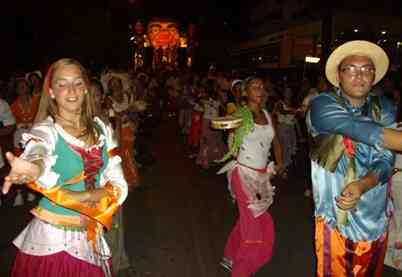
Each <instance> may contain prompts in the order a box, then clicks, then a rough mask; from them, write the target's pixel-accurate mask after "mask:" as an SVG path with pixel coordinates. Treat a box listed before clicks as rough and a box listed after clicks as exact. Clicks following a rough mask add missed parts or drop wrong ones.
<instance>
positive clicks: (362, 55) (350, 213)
mask: <svg viewBox="0 0 402 277" xmlns="http://www.w3.org/2000/svg"><path fill="white" fill-rule="evenodd" d="M388 65H389V60H388V57H387V54H386V53H385V52H384V50H383V49H381V48H380V47H379V46H377V45H376V44H373V43H371V42H368V41H350V42H347V43H345V44H343V45H341V46H339V47H338V48H337V49H335V50H334V51H333V52H332V54H331V55H330V56H329V58H328V61H327V63H326V68H325V73H326V77H327V79H328V80H329V82H330V83H332V85H334V89H333V90H331V91H329V92H324V93H322V94H320V95H319V96H317V97H315V98H314V99H313V101H312V103H311V109H310V111H309V113H308V116H307V125H308V127H309V131H310V134H311V137H312V147H311V153H310V158H311V160H312V183H313V193H314V202H315V226H316V230H315V242H316V246H315V248H316V255H317V276H337V277H343V276H345V277H346V276H381V274H382V265H383V260H384V253H385V249H386V242H387V225H388V218H389V215H390V208H391V205H390V202H389V200H388V197H387V195H388V194H387V181H388V178H389V177H390V176H391V172H392V169H393V164H394V154H393V153H392V152H391V151H390V150H387V149H385V148H389V149H398V148H399V147H400V144H401V143H400V142H399V140H402V139H401V136H400V133H399V134H398V133H397V132H396V131H393V130H391V129H386V127H387V126H390V125H392V124H393V123H394V122H395V109H394V105H393V104H392V103H391V102H390V101H389V100H388V99H386V98H384V97H382V96H375V95H372V94H371V90H372V87H373V85H375V84H376V83H378V82H379V81H380V80H381V79H382V78H383V77H384V75H385V74H386V72H387V69H388Z"/></svg>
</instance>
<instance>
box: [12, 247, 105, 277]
mask: <svg viewBox="0 0 402 277" xmlns="http://www.w3.org/2000/svg"><path fill="white" fill-rule="evenodd" d="M11 276H12V277H104V276H105V275H104V273H103V271H102V268H101V267H99V266H96V265H93V264H90V263H87V262H85V261H83V260H80V259H77V258H75V257H73V256H71V255H69V254H68V253H67V252H64V251H63V252H59V253H56V254H52V255H47V256H34V255H29V254H25V253H23V252H21V251H18V252H17V256H16V258H15V261H14V265H13V268H12V271H11Z"/></svg>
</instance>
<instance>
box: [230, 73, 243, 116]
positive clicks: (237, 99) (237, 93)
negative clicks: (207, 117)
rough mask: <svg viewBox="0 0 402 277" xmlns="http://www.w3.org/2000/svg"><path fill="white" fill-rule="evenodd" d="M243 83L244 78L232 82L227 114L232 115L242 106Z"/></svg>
mask: <svg viewBox="0 0 402 277" xmlns="http://www.w3.org/2000/svg"><path fill="white" fill-rule="evenodd" d="M241 84H242V80H240V79H236V80H234V81H233V82H232V85H231V91H230V92H229V95H230V96H229V101H228V104H227V105H226V114H227V115H231V114H233V113H235V112H236V111H237V110H238V109H239V108H240V107H241V96H242V95H241Z"/></svg>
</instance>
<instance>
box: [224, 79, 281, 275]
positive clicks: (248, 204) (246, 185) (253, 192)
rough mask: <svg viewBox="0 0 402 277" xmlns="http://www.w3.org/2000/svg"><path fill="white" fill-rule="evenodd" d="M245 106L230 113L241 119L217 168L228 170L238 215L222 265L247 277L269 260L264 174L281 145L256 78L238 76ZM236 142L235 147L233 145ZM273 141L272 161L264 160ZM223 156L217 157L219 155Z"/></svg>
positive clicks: (268, 194)
mask: <svg viewBox="0 0 402 277" xmlns="http://www.w3.org/2000/svg"><path fill="white" fill-rule="evenodd" d="M244 82H245V83H244V90H245V92H246V93H247V100H248V103H247V106H246V107H242V108H240V109H239V110H238V111H237V112H236V113H235V114H234V115H235V116H237V117H240V118H242V126H241V127H239V128H238V129H236V130H235V132H234V135H235V139H234V141H237V143H236V144H232V146H231V149H230V151H229V154H230V155H232V156H234V157H235V160H233V161H231V162H229V163H228V164H227V165H225V166H224V167H223V168H222V169H221V170H220V171H219V172H218V174H220V173H223V172H228V180H229V189H230V190H231V193H232V195H234V198H235V199H236V202H237V205H238V208H239V215H240V216H239V219H238V221H237V223H236V225H235V227H234V229H233V230H232V232H231V234H230V236H229V239H228V241H227V244H226V247H225V252H224V258H223V261H222V263H221V265H222V266H224V267H225V268H227V269H229V270H231V271H232V277H249V276H251V275H253V274H254V273H255V272H256V271H257V270H258V269H259V268H261V267H262V266H263V265H264V264H266V263H267V262H269V261H270V259H271V257H272V249H273V245H274V240H275V235H274V223H273V221H272V218H271V215H270V214H269V213H268V208H269V207H270V206H271V204H272V203H273V196H274V187H272V185H271V182H270V178H271V176H272V174H273V173H274V172H275V171H280V170H281V169H282V168H283V161H282V155H281V147H280V144H279V141H278V138H277V136H276V135H275V133H276V132H275V127H274V125H273V122H272V120H271V117H270V116H269V114H268V112H267V111H266V110H264V109H263V108H262V99H263V96H264V90H263V84H262V81H261V80H260V79H258V78H248V79H246V80H245V81H244ZM236 145H237V146H236ZM271 146H273V150H274V153H275V158H276V162H277V166H276V167H275V169H274V166H273V163H272V162H271V163H270V160H269V156H270V149H271ZM226 158H227V155H226V156H225V157H224V158H223V160H225V159H226Z"/></svg>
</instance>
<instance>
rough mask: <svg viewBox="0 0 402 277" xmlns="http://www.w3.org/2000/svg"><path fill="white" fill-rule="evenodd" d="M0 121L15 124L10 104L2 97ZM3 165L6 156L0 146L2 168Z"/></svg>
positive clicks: (7, 124) (5, 124)
mask: <svg viewBox="0 0 402 277" xmlns="http://www.w3.org/2000/svg"><path fill="white" fill-rule="evenodd" d="M0 122H1V123H3V125H4V126H10V125H14V124H15V117H14V115H13V113H12V112H11V109H10V106H9V105H8V103H7V102H6V101H4V100H3V99H0ZM3 166H4V158H3V153H2V151H1V147H0V168H2V167H3Z"/></svg>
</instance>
